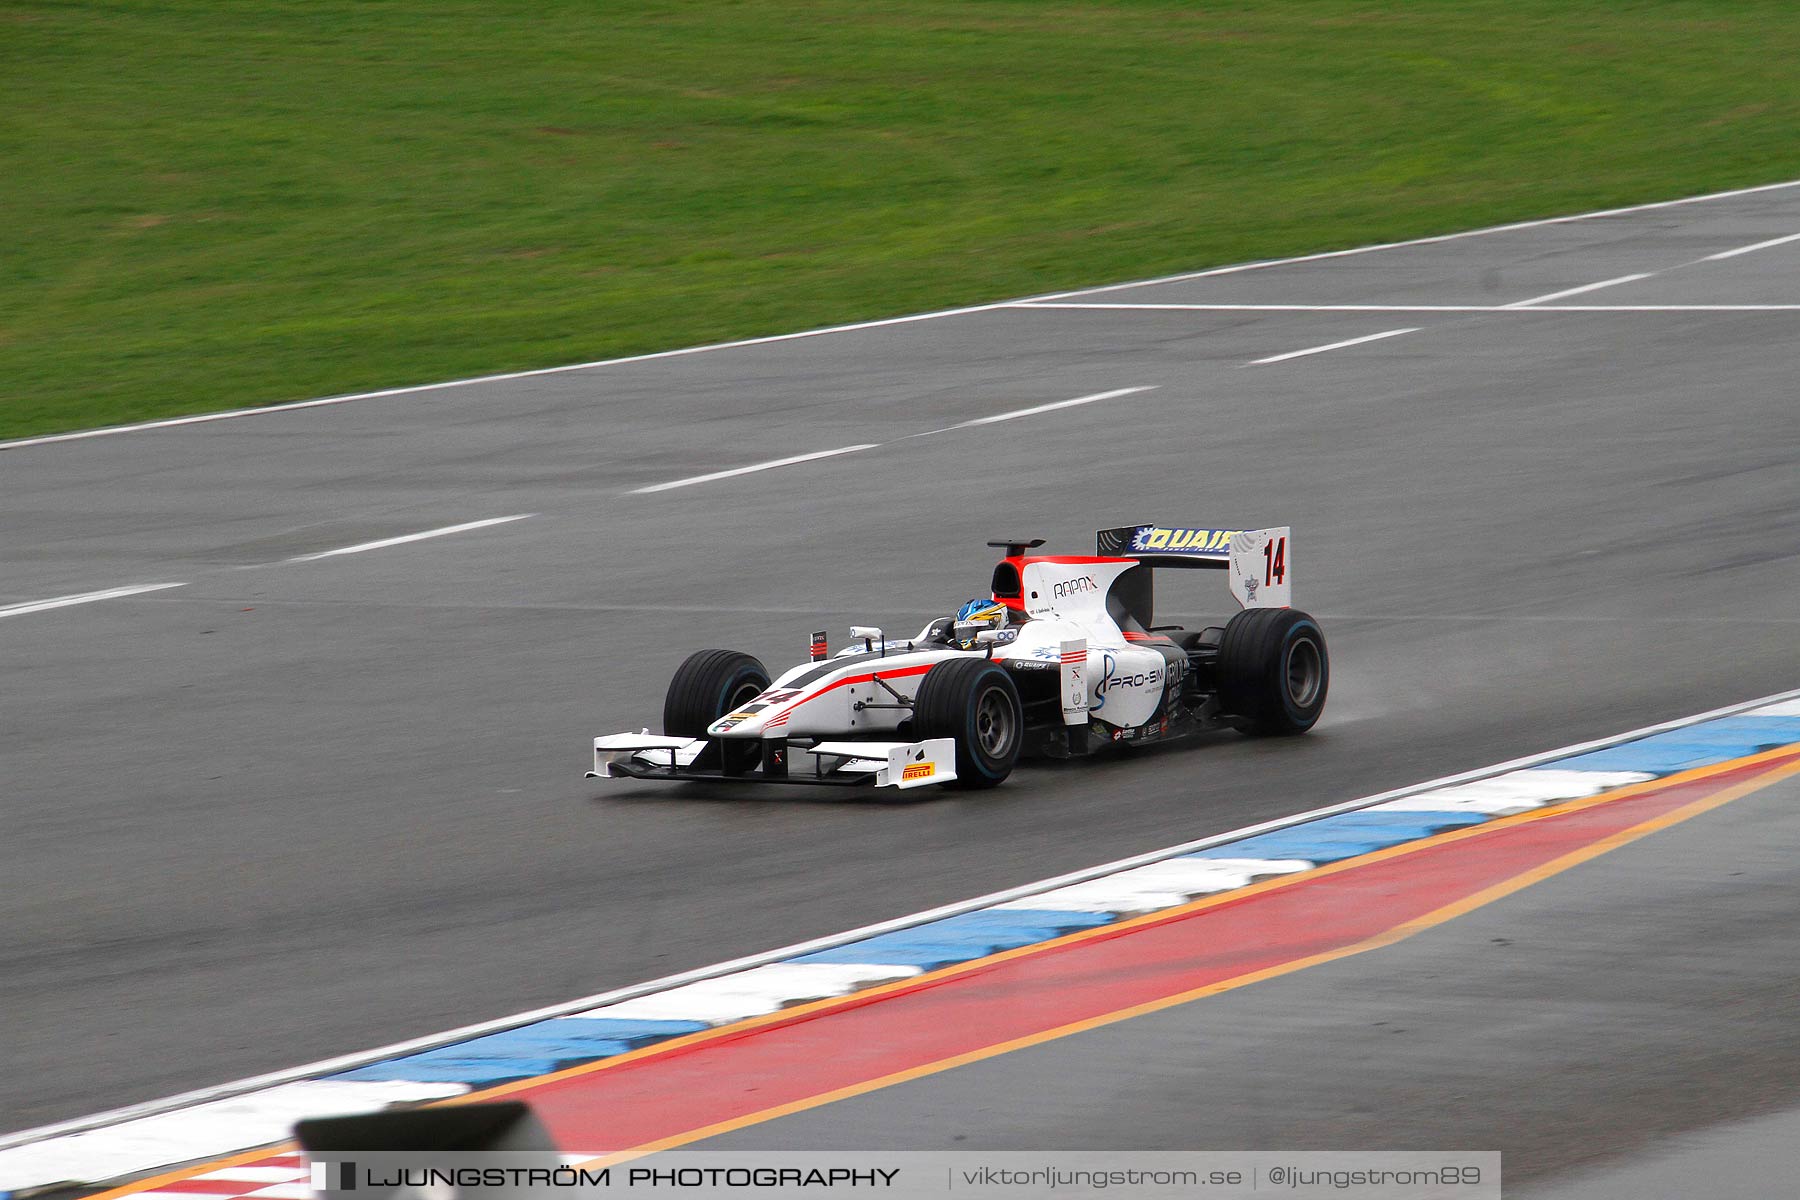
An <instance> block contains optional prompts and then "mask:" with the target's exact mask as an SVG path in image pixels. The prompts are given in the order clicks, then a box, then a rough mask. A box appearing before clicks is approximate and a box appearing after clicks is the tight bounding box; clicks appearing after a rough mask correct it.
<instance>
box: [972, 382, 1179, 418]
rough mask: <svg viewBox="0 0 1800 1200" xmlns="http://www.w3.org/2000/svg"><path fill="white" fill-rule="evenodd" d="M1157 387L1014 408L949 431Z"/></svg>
mask: <svg viewBox="0 0 1800 1200" xmlns="http://www.w3.org/2000/svg"><path fill="white" fill-rule="evenodd" d="M1156 387H1157V385H1155V384H1151V385H1149V386H1147V387H1128V388H1114V389H1113V390H1112V391H1110V392H1095V393H1094V394H1093V395H1091V396H1077V397H1075V398H1074V399H1073V400H1058V401H1056V402H1055V403H1054V404H1035V405H1033V406H1032V407H1030V408H1015V409H1013V410H1012V411H1011V412H1003V413H995V414H994V415H993V416H991V417H976V418H975V419H974V420H973V421H964V422H963V423H962V424H960V425H952V426H951V427H950V428H951V429H969V428H972V427H974V426H976V425H997V424H999V423H1000V422H1001V421H1016V420H1018V419H1019V418H1020V417H1035V416H1037V415H1038V414H1039V413H1047V412H1055V411H1056V410H1057V409H1059V408H1076V407H1079V406H1080V405H1083V404H1097V403H1099V402H1100V401H1102V400H1116V399H1118V398H1119V397H1120V396H1131V395H1135V394H1136V393H1138V392H1154V391H1155V390H1156Z"/></svg>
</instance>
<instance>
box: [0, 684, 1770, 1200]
mask: <svg viewBox="0 0 1800 1200" xmlns="http://www.w3.org/2000/svg"><path fill="white" fill-rule="evenodd" d="M1797 742H1800V716H1796V717H1757V716H1740V717H1727V718H1724V719H1721V720H1715V721H1710V722H1706V723H1704V724H1701V725H1693V726H1688V727H1686V728H1683V729H1676V730H1671V731H1669V732H1668V733H1663V734H1657V735H1654V736H1652V737H1647V738H1640V739H1638V740H1637V741H1634V742H1627V743H1624V744H1622V745H1618V746H1612V747H1609V748H1607V749H1604V750H1596V751H1594V752H1592V753H1589V754H1582V755H1576V756H1574V757H1571V758H1561V759H1555V760H1552V761H1550V762H1546V763H1541V764H1539V765H1538V766H1537V767H1536V768H1533V769H1535V770H1577V771H1580V770H1591V771H1602V770H1605V771H1618V770H1625V771H1648V772H1653V773H1660V774H1668V773H1672V772H1675V771H1680V770H1685V769H1687V768H1690V767H1696V766H1705V765H1710V764H1712V763H1718V762H1725V761H1727V760H1729V759H1733V758H1741V757H1744V756H1746V755H1750V754H1755V753H1758V752H1759V751H1762V750H1767V749H1772V748H1774V747H1778V746H1785V745H1790V744H1794V743H1797ZM1489 819H1490V818H1489V817H1488V816H1487V815H1485V814H1481V813H1470V812H1379V811H1371V810H1368V809H1363V810H1359V811H1355V812H1348V813H1339V814H1337V815H1336V816H1332V817H1326V818H1324V819H1322V820H1318V821H1310V822H1307V823H1305V824H1303V825H1297V826H1295V827H1293V828H1291V829H1280V830H1275V831H1272V832H1270V833H1264V834H1258V835H1256V836H1255V837H1250V838H1245V839H1243V840H1241V841H1237V842H1231V843H1228V844H1225V845H1222V846H1215V847H1212V848H1211V849H1207V850H1201V851H1197V852H1195V853H1192V854H1187V855H1183V856H1182V857H1184V858H1190V859H1203V860H1204V859H1225V858H1279V859H1300V860H1303V861H1307V862H1313V863H1328V862H1336V861H1338V860H1340V859H1345V858H1353V857H1355V856H1357V855H1359V854H1367V853H1369V852H1371V851H1374V850H1382V849H1386V848H1387V847H1389V846H1397V845H1401V844H1403V843H1406V842H1412V841H1417V840H1419V839H1420V838H1425V837H1429V836H1431V835H1432V834H1434V833H1439V832H1442V831H1443V830H1446V829H1456V828H1461V827H1463V826H1468V825H1478V824H1481V823H1482V822H1484V821H1486V820H1489ZM1117 917H1118V914H1115V913H1087V912H1066V911H1060V910H1048V909H1016V910H1009V909H983V910H977V911H975V912H969V913H962V914H960V915H958V916H954V917H947V918H945V919H943V920H941V921H933V922H930V923H929V924H925V925H919V926H914V927H912V928H909V929H900V930H896V931H894V932H892V933H884V934H880V935H878V936H876V937H872V938H865V939H864V940H862V941H860V942H852V943H850V944H848V945H844V946H835V947H832V948H831V949H828V950H818V951H815V952H813V953H811V954H805V955H801V956H800V957H798V958H794V959H789V960H788V961H790V962H817V963H895V964H906V965H911V966H918V967H922V968H926V969H930V968H933V967H941V966H948V965H950V964H952V963H958V962H967V961H969V960H971V959H977V958H983V957H986V956H987V955H990V954H995V953H998V952H1000V951H1002V950H1011V949H1015V948H1017V947H1019V946H1029V945H1032V944H1034V943H1037V942H1043V941H1048V940H1050V939H1051V938H1054V937H1057V936H1059V935H1061V934H1064V933H1069V932H1071V931H1073V930H1077V929H1087V928H1093V927H1095V926H1100V925H1107V924H1110V923H1111V922H1113V921H1114V920H1116V919H1117ZM706 1028H709V1027H708V1026H707V1025H705V1024H703V1023H700V1022H695V1021H633V1020H622V1019H617V1018H607V1017H559V1018H554V1019H551V1020H547V1021H540V1022H538V1023H537V1024H535V1025H527V1026H524V1027H523V1028H520V1029H511V1030H505V1031H503V1032H501V1033H495V1034H488V1035H485V1036H483V1037H478V1038H474V1039H471V1040H470V1041H467V1042H461V1043H457V1044H455V1045H450V1046H444V1047H440V1048H439V1049H436V1050H429V1051H426V1052H424V1053H421V1054H414V1055H411V1056H409V1057H406V1058H399V1059H389V1060H387V1061H385V1062H380V1063H374V1064H371V1065H369V1066H366V1067H360V1068H357V1069H356V1070H353V1071H345V1072H342V1073H340V1074H338V1075H334V1076H330V1077H329V1078H333V1079H349V1080H365V1081H366V1080H410V1081H415V1082H429V1083H437V1082H445V1083H463V1084H468V1085H469V1086H472V1087H482V1086H488V1085H492V1084H497V1083H504V1082H507V1081H509V1080H513V1079H524V1078H530V1077H532V1076H536V1075H547V1074H549V1073H551V1072H553V1071H556V1070H558V1069H561V1068H563V1067H567V1066H571V1065H574V1064H576V1063H580V1062H590V1061H593V1060H595V1059H599V1058H608V1057H611V1056H613V1055H616V1054H623V1053H625V1052H627V1051H628V1050H632V1049H635V1048H636V1047H638V1046H642V1045H645V1044H648V1043H651V1042H656V1041H660V1040H662V1039H664V1038H670V1037H677V1036H679V1035H681V1034H684V1033H696V1032H699V1031H700V1030H703V1029H706ZM0 1200H11V1198H10V1196H9V1195H8V1193H6V1192H0Z"/></svg>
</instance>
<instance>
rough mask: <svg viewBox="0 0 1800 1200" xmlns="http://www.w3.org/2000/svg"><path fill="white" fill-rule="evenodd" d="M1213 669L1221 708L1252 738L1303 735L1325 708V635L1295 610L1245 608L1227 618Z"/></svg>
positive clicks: (1327, 663)
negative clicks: (1216, 666)
mask: <svg viewBox="0 0 1800 1200" xmlns="http://www.w3.org/2000/svg"><path fill="white" fill-rule="evenodd" d="M1217 669H1218V680H1219V703H1220V705H1221V706H1222V707H1223V708H1224V710H1225V712H1226V713H1228V714H1229V715H1231V716H1234V717H1237V718H1239V720H1240V722H1241V724H1240V728H1241V729H1242V730H1243V731H1244V732H1245V733H1247V734H1250V735H1252V736H1256V737H1282V736H1289V735H1292V734H1296V733H1305V732H1306V731H1307V730H1309V729H1311V728H1312V727H1313V726H1314V725H1316V724H1318V721H1319V714H1320V713H1321V712H1323V711H1324V709H1325V692H1326V689H1327V688H1328V687H1329V685H1330V683H1331V660H1330V659H1329V658H1328V657H1327V655H1326V653H1325V633H1324V631H1323V630H1321V629H1320V628H1319V623H1318V622H1317V621H1315V620H1313V619H1312V618H1311V617H1310V616H1308V615H1307V614H1305V613H1303V612H1300V611H1298V610H1296V609H1292V608H1247V609H1245V610H1244V611H1243V612H1241V613H1239V614H1237V615H1236V616H1235V617H1233V618H1231V620H1230V622H1229V623H1227V624H1226V626H1225V635H1224V636H1223V637H1222V638H1220V639H1219V658H1218V668H1217Z"/></svg>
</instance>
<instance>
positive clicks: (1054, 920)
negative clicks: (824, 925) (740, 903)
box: [790, 909, 1117, 969]
mask: <svg viewBox="0 0 1800 1200" xmlns="http://www.w3.org/2000/svg"><path fill="white" fill-rule="evenodd" d="M1116 919H1117V918H1116V916H1115V915H1114V914H1112V913H1092V912H1068V911H1064V910H1061V909H984V910H980V911H977V912H969V913H962V914H960V915H958V916H954V917H946V918H944V919H943V920H941V921H932V922H930V923H929V924H925V925H915V926H913V927H911V928H910V929H897V930H895V931H894V932H892V933H883V934H877V935H876V936H875V937H872V938H866V939H864V940H863V941H860V942H851V943H850V944H848V945H845V946H833V947H831V948H830V949H827V950H815V951H813V952H812V953H811V954H803V955H801V956H800V957H799V958H795V959H792V960H790V961H792V962H799V963H807V962H813V963H896V964H903V965H906V966H915V967H924V968H927V969H929V968H931V967H940V966H945V965H947V964H949V963H958V962H967V961H968V960H969V959H972V958H982V957H985V956H986V955H989V954H995V953H998V952H999V951H1001V950H1011V949H1014V948H1015V947H1018V946H1029V945H1031V944H1032V943H1034V942H1044V941H1048V940H1050V939H1051V938H1053V937H1057V936H1059V935H1061V934H1064V933H1068V932H1070V931H1072V930H1076V929H1088V928H1091V927H1093V926H1095V925H1110V924H1111V923H1112V922H1113V921H1114V920H1116Z"/></svg>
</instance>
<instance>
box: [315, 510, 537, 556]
mask: <svg viewBox="0 0 1800 1200" xmlns="http://www.w3.org/2000/svg"><path fill="white" fill-rule="evenodd" d="M536 515H537V514H536V513H518V514H516V515H514V516H510V517H489V518H487V520H485V521H465V522H463V523H462V524H461V525H446V526H444V527H443V528H442V529H427V530H424V531H423V532H420V533H407V534H402V535H401V536H399V537H391V538H382V539H381V540H380V541H378V542H358V543H357V544H356V545H354V546H339V547H338V548H337V549H336V550H321V551H319V552H318V553H317V554H297V555H295V556H294V557H293V558H290V559H287V560H286V561H288V562H316V561H318V560H319V559H321V558H336V557H337V556H338V555H340V554H362V553H363V552H364V551H368V550H385V549H387V548H388V547H389V546H404V545H405V544H406V543H408V542H422V541H424V540H426V539H427V538H439V537H444V536H446V535H447V534H452V533H463V532H465V531H467V530H470V529H486V528H488V527H489V526H490V525H505V524H508V523H510V522H512V521H523V520H525V519H526V518H528V517H534V516H536Z"/></svg>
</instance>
